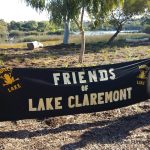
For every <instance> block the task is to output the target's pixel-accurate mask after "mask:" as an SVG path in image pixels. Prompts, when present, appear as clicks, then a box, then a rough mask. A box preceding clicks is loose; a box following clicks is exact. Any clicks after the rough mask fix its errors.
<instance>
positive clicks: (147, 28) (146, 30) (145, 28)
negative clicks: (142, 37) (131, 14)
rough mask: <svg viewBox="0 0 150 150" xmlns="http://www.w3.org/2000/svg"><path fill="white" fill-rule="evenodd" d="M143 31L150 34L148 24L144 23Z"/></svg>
mask: <svg viewBox="0 0 150 150" xmlns="http://www.w3.org/2000/svg"><path fill="white" fill-rule="evenodd" d="M143 32H144V33H148V34H150V25H148V24H147V25H145V26H144V30H143Z"/></svg>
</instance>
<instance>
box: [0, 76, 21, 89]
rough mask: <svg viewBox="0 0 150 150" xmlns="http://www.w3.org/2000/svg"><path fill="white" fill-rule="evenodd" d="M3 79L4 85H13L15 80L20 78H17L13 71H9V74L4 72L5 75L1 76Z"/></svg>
mask: <svg viewBox="0 0 150 150" xmlns="http://www.w3.org/2000/svg"><path fill="white" fill-rule="evenodd" d="M0 78H1V79H3V81H4V84H3V86H7V85H11V84H13V83H14V82H16V81H17V80H19V78H17V79H15V78H14V77H13V76H12V75H11V73H8V74H6V73H5V74H4V75H3V76H0Z"/></svg>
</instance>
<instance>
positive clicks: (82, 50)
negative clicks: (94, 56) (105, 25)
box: [79, 30, 85, 63]
mask: <svg viewBox="0 0 150 150" xmlns="http://www.w3.org/2000/svg"><path fill="white" fill-rule="evenodd" d="M84 52H85V33H84V30H82V31H81V50H80V56H79V63H83V58H84Z"/></svg>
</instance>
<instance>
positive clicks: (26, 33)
mask: <svg viewBox="0 0 150 150" xmlns="http://www.w3.org/2000/svg"><path fill="white" fill-rule="evenodd" d="M39 34H40V33H39V32H37V31H29V32H25V35H27V36H28V35H39Z"/></svg>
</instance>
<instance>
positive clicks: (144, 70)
mask: <svg viewBox="0 0 150 150" xmlns="http://www.w3.org/2000/svg"><path fill="white" fill-rule="evenodd" d="M139 71H140V73H139V75H138V76H137V78H138V80H137V84H138V85H145V82H146V79H147V77H148V71H149V67H148V66H147V65H142V66H139Z"/></svg>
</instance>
